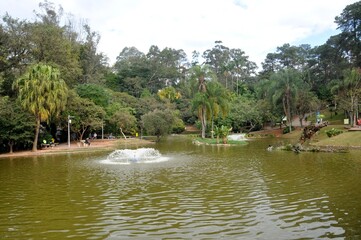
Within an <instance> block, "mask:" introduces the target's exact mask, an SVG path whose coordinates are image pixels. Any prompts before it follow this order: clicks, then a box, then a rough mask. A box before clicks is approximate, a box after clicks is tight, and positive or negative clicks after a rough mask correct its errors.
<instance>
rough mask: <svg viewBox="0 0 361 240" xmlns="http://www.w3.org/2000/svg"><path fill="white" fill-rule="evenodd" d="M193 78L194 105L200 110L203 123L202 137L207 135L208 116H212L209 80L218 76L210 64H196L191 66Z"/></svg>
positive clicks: (200, 119) (199, 114) (199, 115)
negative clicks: (194, 90) (208, 87)
mask: <svg viewBox="0 0 361 240" xmlns="http://www.w3.org/2000/svg"><path fill="white" fill-rule="evenodd" d="M191 78H192V79H193V80H196V81H195V82H196V83H195V84H196V86H195V89H197V90H196V93H195V95H194V97H193V100H192V105H193V107H194V108H196V109H197V110H198V118H199V121H200V122H201V125H202V138H205V136H206V128H207V116H210V115H209V114H210V108H211V106H210V102H209V100H208V95H207V82H208V81H210V80H212V79H215V78H216V76H215V74H214V73H213V72H212V70H211V69H210V68H209V66H208V65H203V66H200V65H195V66H193V67H192V68H191Z"/></svg>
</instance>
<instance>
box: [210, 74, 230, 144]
mask: <svg viewBox="0 0 361 240" xmlns="http://www.w3.org/2000/svg"><path fill="white" fill-rule="evenodd" d="M206 96H207V97H208V102H209V106H210V109H209V110H210V111H211V112H210V118H211V137H212V138H213V130H214V129H213V128H214V119H215V118H217V117H218V116H219V115H220V113H221V114H222V116H223V117H225V116H226V115H227V113H228V110H229V105H228V101H229V95H228V93H227V91H226V89H225V88H224V87H223V86H222V85H221V84H220V83H219V82H217V81H210V82H209V83H208V84H207V94H206Z"/></svg>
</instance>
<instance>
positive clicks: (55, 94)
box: [13, 63, 68, 152]
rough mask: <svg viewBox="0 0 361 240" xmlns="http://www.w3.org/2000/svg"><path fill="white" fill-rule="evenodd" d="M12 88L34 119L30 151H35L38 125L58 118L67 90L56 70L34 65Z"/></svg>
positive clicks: (46, 66) (63, 105) (42, 65)
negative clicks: (33, 133)
mask: <svg viewBox="0 0 361 240" xmlns="http://www.w3.org/2000/svg"><path fill="white" fill-rule="evenodd" d="M13 87H14V88H15V89H17V90H18V98H19V101H20V103H21V105H22V106H23V107H24V109H26V110H29V111H30V112H31V114H33V116H34V117H35V120H36V128H35V137H34V142H33V149H32V151H33V152H35V151H37V144H38V136H39V129H40V124H41V122H42V121H47V120H48V119H49V118H50V117H51V116H58V115H59V114H60V113H61V111H62V110H63V109H64V107H65V105H66V101H67V99H66V96H67V92H68V88H67V86H66V84H65V82H64V81H63V80H62V79H61V78H60V72H59V70H58V69H57V68H54V67H51V66H49V65H45V64H41V63H39V64H35V65H33V66H31V67H30V68H29V69H28V70H27V72H26V73H25V74H24V75H23V76H21V77H20V78H18V79H17V80H16V81H15V82H14V85H13Z"/></svg>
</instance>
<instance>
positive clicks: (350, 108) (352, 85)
mask: <svg viewBox="0 0 361 240" xmlns="http://www.w3.org/2000/svg"><path fill="white" fill-rule="evenodd" d="M332 91H333V92H334V93H335V94H337V99H338V101H339V102H340V104H339V105H340V107H343V108H344V110H345V111H346V112H348V113H349V115H350V119H351V125H352V126H353V125H355V124H356V118H357V117H358V105H359V103H358V102H359V98H360V96H361V70H360V69H359V68H357V69H356V68H353V69H351V70H345V72H344V77H343V78H342V79H340V80H338V81H334V82H333V87H332Z"/></svg>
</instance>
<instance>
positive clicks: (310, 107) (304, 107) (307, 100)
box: [295, 84, 320, 127]
mask: <svg viewBox="0 0 361 240" xmlns="http://www.w3.org/2000/svg"><path fill="white" fill-rule="evenodd" d="M319 105H320V103H319V100H318V98H317V96H316V95H315V94H314V93H313V92H311V91H310V88H309V87H308V85H306V84H304V85H303V87H301V88H298V89H297V92H296V96H295V112H296V114H297V115H298V118H299V121H300V125H301V127H303V121H302V120H303V119H304V118H305V117H306V116H307V114H308V113H311V112H314V111H316V110H317V109H319Z"/></svg>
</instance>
